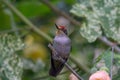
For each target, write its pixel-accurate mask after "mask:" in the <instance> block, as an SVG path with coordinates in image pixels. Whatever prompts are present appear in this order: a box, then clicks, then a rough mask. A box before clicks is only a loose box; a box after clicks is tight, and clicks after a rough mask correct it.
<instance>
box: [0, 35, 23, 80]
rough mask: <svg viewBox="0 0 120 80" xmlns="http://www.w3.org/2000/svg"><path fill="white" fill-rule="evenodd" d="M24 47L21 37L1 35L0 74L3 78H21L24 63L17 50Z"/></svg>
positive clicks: (10, 79)
mask: <svg viewBox="0 0 120 80" xmlns="http://www.w3.org/2000/svg"><path fill="white" fill-rule="evenodd" d="M23 47H24V44H23V43H22V41H21V40H20V38H19V37H16V36H14V35H8V34H1V35H0V76H1V78H2V79H4V80H6V79H7V80H21V75H22V67H23V64H22V61H21V59H20V58H19V57H18V56H17V54H15V53H16V52H15V51H17V50H21V49H23Z"/></svg>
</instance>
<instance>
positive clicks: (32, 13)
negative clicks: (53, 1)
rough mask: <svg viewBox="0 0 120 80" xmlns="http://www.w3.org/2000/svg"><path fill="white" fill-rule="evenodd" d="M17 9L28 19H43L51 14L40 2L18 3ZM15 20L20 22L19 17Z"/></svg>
mask: <svg viewBox="0 0 120 80" xmlns="http://www.w3.org/2000/svg"><path fill="white" fill-rule="evenodd" d="M16 7H17V9H18V10H20V12H21V13H22V14H23V15H25V16H26V17H27V18H33V17H37V16H40V17H43V16H46V14H49V13H50V9H49V8H48V7H46V6H45V5H43V4H41V3H40V1H22V2H19V3H17V5H16ZM15 18H16V20H19V19H18V17H15Z"/></svg>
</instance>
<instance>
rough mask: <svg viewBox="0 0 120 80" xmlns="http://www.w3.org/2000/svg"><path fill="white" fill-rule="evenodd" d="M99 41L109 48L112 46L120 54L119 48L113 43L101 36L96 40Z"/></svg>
mask: <svg viewBox="0 0 120 80" xmlns="http://www.w3.org/2000/svg"><path fill="white" fill-rule="evenodd" d="M98 39H99V40H101V41H102V42H104V43H105V44H106V45H108V46H110V47H113V46H114V49H115V50H116V51H117V52H119V53H120V48H119V47H118V46H117V45H115V43H113V42H111V41H109V40H108V39H107V38H106V37H104V36H102V37H99V38H98Z"/></svg>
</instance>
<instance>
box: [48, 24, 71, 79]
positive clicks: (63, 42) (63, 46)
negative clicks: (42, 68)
mask: <svg viewBox="0 0 120 80" xmlns="http://www.w3.org/2000/svg"><path fill="white" fill-rule="evenodd" d="M55 26H56V28H57V32H56V35H55V37H54V39H53V42H52V43H51V44H50V45H51V47H52V48H54V50H52V49H51V68H50V70H49V75H50V76H53V77H56V76H57V75H58V74H59V73H60V71H61V70H62V69H63V67H64V64H65V62H66V61H67V60H68V57H69V54H70V51H71V39H70V38H69V37H68V33H67V29H66V27H65V26H60V25H56V24H55ZM54 54H55V55H56V56H57V57H61V58H62V60H64V62H63V61H61V60H59V59H56V57H55V56H54Z"/></svg>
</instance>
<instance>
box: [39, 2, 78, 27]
mask: <svg viewBox="0 0 120 80" xmlns="http://www.w3.org/2000/svg"><path fill="white" fill-rule="evenodd" d="M40 1H41V2H42V3H44V4H46V6H48V8H50V9H51V10H52V11H54V12H55V13H56V14H58V15H60V16H63V17H65V18H66V19H68V20H69V21H70V22H71V23H72V24H74V25H77V26H80V22H78V21H77V20H75V19H73V18H72V17H70V16H69V15H68V14H66V13H65V12H63V11H61V10H59V9H58V8H57V7H55V6H53V5H52V4H51V3H50V2H49V0H40Z"/></svg>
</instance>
